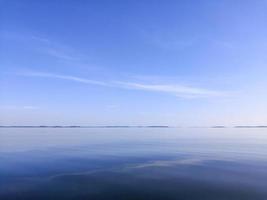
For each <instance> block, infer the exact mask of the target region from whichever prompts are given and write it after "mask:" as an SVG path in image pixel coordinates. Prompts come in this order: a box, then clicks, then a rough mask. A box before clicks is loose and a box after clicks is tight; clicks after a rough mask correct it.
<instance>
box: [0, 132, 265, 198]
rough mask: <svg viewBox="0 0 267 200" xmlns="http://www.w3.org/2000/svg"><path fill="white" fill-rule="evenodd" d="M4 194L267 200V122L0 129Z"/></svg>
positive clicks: (1, 193)
mask: <svg viewBox="0 0 267 200" xmlns="http://www.w3.org/2000/svg"><path fill="white" fill-rule="evenodd" d="M0 199H7V200H8V199H30V200H31V199H63V200H64V199H78V200H79V199H92V200H113V199H114V200H115V199H116V200H120V199H123V200H127V199H162V200H163V199H164V200H168V199H170V200H172V199H176V200H180V199H181V200H187V199H190V200H194V199H201V200H203V199H204V200H205V199H206V200H217V199H219V200H232V199H233V200H239V199H241V200H242V199H251V200H258V199H259V200H266V199H267V129H264V128H258V129H257V128H248V129H245V128H240V129H238V128H217V129H216V128H187V129H182V128H106V129H105V128H98V129H97V128H1V129H0Z"/></svg>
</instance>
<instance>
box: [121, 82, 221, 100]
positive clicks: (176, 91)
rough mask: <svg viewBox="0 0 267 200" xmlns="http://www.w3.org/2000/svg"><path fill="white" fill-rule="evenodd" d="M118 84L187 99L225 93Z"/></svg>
mask: <svg viewBox="0 0 267 200" xmlns="http://www.w3.org/2000/svg"><path fill="white" fill-rule="evenodd" d="M117 83H119V84H120V85H121V86H123V87H125V88H129V89H136V90H145V91H155V92H164V93H169V94H173V95H175V96H178V97H186V98H194V97H210V96H222V95H223V93H222V92H219V91H213V90H208V89H204V88H196V87H189V86H184V85H169V84H143V83H131V82H117Z"/></svg>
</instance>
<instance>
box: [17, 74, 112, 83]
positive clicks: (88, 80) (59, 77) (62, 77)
mask: <svg viewBox="0 0 267 200" xmlns="http://www.w3.org/2000/svg"><path fill="white" fill-rule="evenodd" d="M19 75H23V76H32V77H42V78H53V79H62V80H69V81H74V82H79V83H85V84H92V85H101V86H109V84H107V83H105V82H102V81H95V80H90V79H86V78H80V77H77V76H69V75H59V74H51V73H43V72H25V73H20V74H19Z"/></svg>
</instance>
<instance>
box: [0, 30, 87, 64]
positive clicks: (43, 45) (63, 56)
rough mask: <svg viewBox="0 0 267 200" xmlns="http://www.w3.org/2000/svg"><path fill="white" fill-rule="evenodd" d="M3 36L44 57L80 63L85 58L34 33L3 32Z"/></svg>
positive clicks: (69, 48)
mask: <svg viewBox="0 0 267 200" xmlns="http://www.w3.org/2000/svg"><path fill="white" fill-rule="evenodd" d="M0 34H1V36H2V37H3V38H5V39H7V40H12V41H14V42H16V43H17V44H18V45H20V43H23V44H25V43H27V48H28V49H32V50H34V51H37V52H39V53H41V54H43V55H46V56H50V57H51V58H56V59H59V60H63V61H79V60H81V59H82V58H83V56H82V55H81V54H80V53H77V52H76V51H75V50H74V49H73V48H71V47H70V46H68V45H65V44H62V43H60V42H58V41H55V40H53V39H50V38H47V37H44V36H40V35H36V34H32V33H19V34H18V33H15V32H10V31H1V32H0Z"/></svg>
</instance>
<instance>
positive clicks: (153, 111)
mask: <svg viewBox="0 0 267 200" xmlns="http://www.w3.org/2000/svg"><path fill="white" fill-rule="evenodd" d="M266 9H267V1H263V0H259V1H243V0H242V1H241V0H240V1H238V0H237V1H230V0H225V1H213V0H210V1H146V0H145V1H127V0H124V1H122V0H121V1H119V0H115V1H104V0H103V1H102V0H100V1H93V0H92V1H82V0H80V1H74V0H73V1H71V0H68V1H60V0H57V1H52V0H51V1H49V0H47V1H33V0H32V1H30V0H25V1H16V0H11V1H7V0H6V1H5V0H2V1H1V15H0V19H1V26H0V34H1V35H0V36H1V48H0V56H1V57H0V58H1V59H0V69H1V75H0V81H1V86H0V92H1V99H0V112H1V115H0V124H2V125H51V124H56V125H67V124H75V125H154V124H158V125H175V126H202V125H203V126H206V125H240V124H241V125H243V124H251V125H257V124H267V92H266V91H267V89H266V88H267V78H266V75H267V56H266V52H267V12H266Z"/></svg>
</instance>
